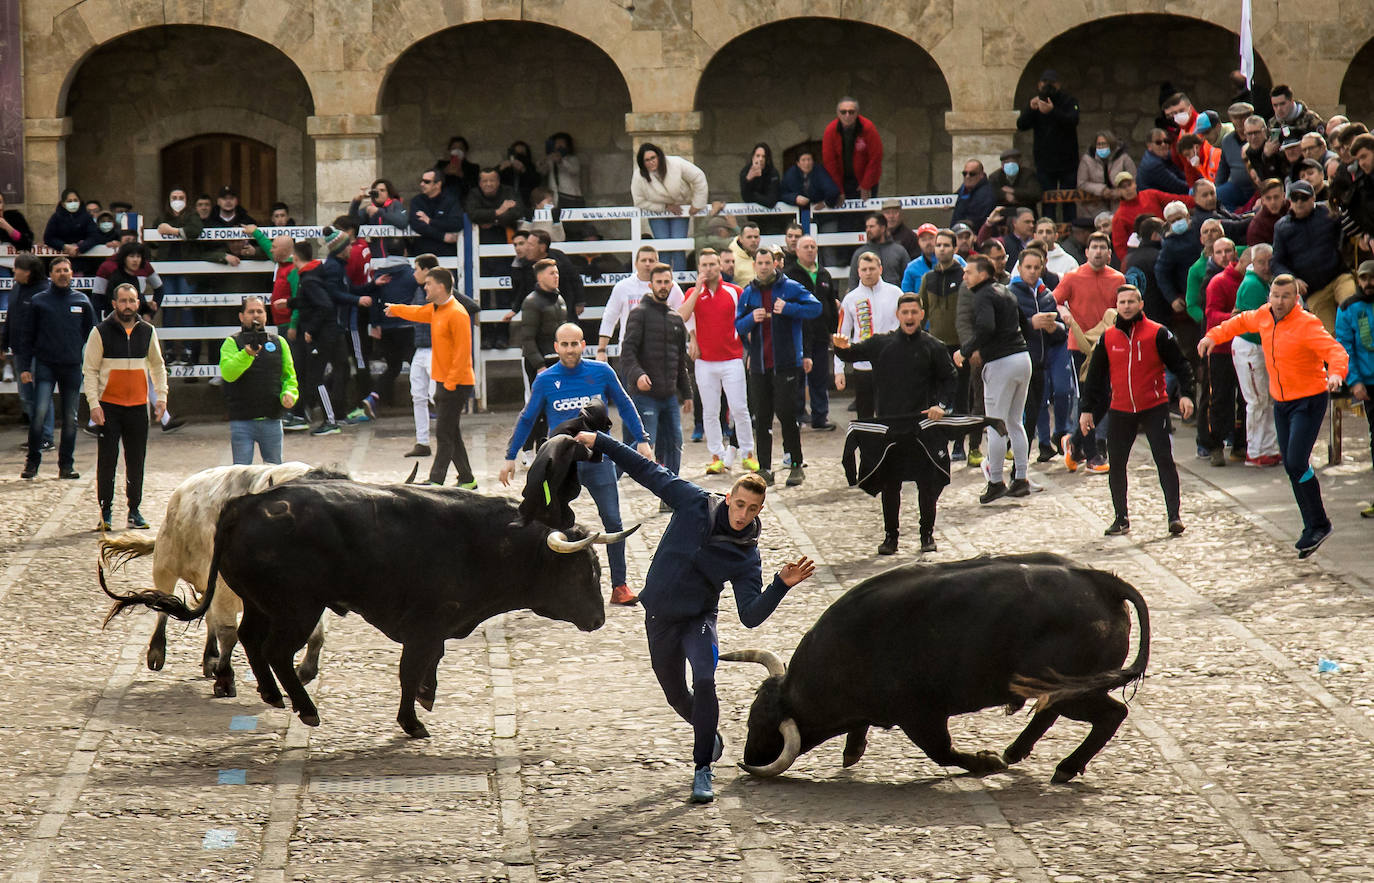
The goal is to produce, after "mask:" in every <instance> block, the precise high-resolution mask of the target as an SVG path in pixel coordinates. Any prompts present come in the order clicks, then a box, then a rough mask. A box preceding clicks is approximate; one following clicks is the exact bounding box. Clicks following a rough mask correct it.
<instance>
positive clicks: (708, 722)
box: [644, 613, 720, 769]
mask: <svg viewBox="0 0 1374 883" xmlns="http://www.w3.org/2000/svg"><path fill="white" fill-rule="evenodd" d="M644 632H645V635H646V636H647V637H648V639H649V662H650V664H651V665H652V666H653V668H654V676H655V677H657V678H658V684H659V686H660V687H662V688H663V696H664V698H666V699H667V700H668V704H669V705H670V706H671V707H672V709H673V711H676V712H677V713H678V716H679V717H681V718H682V719H683V720H685V721H687V723H689V724H691V725H692V729H693V730H694V731H695V733H696V735H695V738H694V739H693V743H692V761H693V763H695V764H696V766H697V768H698V769H700V768H701V767H704V766H710V764H711V755H712V754H714V753H715V745H716V725H717V724H718V723H719V721H720V702H719V701H718V700H717V699H716V661H717V659H718V658H719V650H718V647H717V641H716V616H715V614H714V613H704V614H702V615H701V616H696V617H693V618H691V619H676V620H664V619H660V618H659V617H656V616H651V615H646V616H645V617H644ZM688 665H690V666H691V667H692V686H691V688H690V689H688V687H687V681H686V678H685V675H686V670H685V667H686V666H688Z"/></svg>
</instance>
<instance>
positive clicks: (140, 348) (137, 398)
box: [82, 313, 167, 408]
mask: <svg viewBox="0 0 1374 883" xmlns="http://www.w3.org/2000/svg"><path fill="white" fill-rule="evenodd" d="M145 372H151V373H152V375H153V388H154V389H156V390H157V397H158V401H161V402H165V401H167V368H166V366H165V365H164V364H163V361H162V347H161V345H159V344H158V340H157V331H156V330H155V329H154V328H153V326H151V325H149V324H148V323H147V322H144V321H142V320H139V321H138V322H135V323H134V326H133V327H132V328H129V329H126V328H125V327H124V326H123V325H121V324H119V320H118V319H116V318H115V316H114V314H113V313H111V314H110V315H109V316H108V317H107V318H106V319H105V321H103V322H101V323H100V324H99V325H96V326H95V327H94V328H92V329H91V334H90V336H89V337H87V338H86V356H85V360H84V362H83V364H82V373H83V374H84V376H85V383H84V385H83V387H82V388H83V390H84V391H85V393H86V401H87V402H88V403H89V404H90V406H91V407H92V408H95V407H98V406H99V405H100V403H101V402H108V403H110V404H112V405H126V406H136V405H146V404H148V381H147V379H146V378H145Z"/></svg>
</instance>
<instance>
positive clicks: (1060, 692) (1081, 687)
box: [1010, 574, 1150, 713]
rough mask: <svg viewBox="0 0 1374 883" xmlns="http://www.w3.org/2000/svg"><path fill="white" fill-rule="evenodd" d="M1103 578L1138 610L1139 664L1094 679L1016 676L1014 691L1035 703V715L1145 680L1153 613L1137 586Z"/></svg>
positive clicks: (1118, 597) (1136, 658) (1105, 672)
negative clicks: (1087, 696)
mask: <svg viewBox="0 0 1374 883" xmlns="http://www.w3.org/2000/svg"><path fill="white" fill-rule="evenodd" d="M1102 578H1105V579H1106V580H1108V581H1110V588H1111V589H1112V590H1114V591H1115V593H1116V595H1117V600H1118V601H1126V602H1129V603H1130V605H1131V606H1132V607H1134V608H1135V613H1136V618H1137V619H1138V620H1139V622H1140V647H1139V649H1138V650H1137V651H1136V655H1135V660H1134V661H1133V662H1132V663H1131V664H1130V666H1129V667H1127V668H1118V669H1112V670H1108V671H1103V672H1098V673H1096V674H1090V675H1081V676H1068V675H1061V674H1059V673H1058V672H1056V671H1053V670H1051V671H1050V672H1049V673H1048V674H1047V675H1046V676H1045V677H1043V678H1030V677H1025V676H1024V675H1016V676H1015V677H1013V678H1012V681H1011V685H1010V686H1011V691H1012V693H1014V694H1016V695H1017V696H1020V697H1021V698H1022V699H1034V700H1035V706H1034V708H1033V709H1032V711H1033V712H1036V713H1038V712H1041V711H1045V710H1046V709H1048V708H1050V707H1051V706H1053V705H1056V704H1057V703H1060V702H1065V701H1067V700H1070V699H1076V698H1078V697H1080V696H1086V695H1088V694H1091V693H1103V692H1108V691H1111V690H1115V689H1117V688H1118V687H1125V686H1128V685H1130V684H1133V683H1135V682H1136V681H1139V680H1140V679H1141V678H1143V677H1144V676H1145V666H1146V665H1148V664H1149V661H1150V611H1149V609H1148V608H1147V607H1146V606H1145V599H1144V598H1142V597H1141V596H1140V593H1139V592H1137V591H1136V590H1135V587H1134V586H1132V585H1130V584H1129V583H1127V582H1125V581H1124V580H1121V579H1118V578H1117V577H1115V576H1112V575H1111V574H1101V575H1100V576H1099V580H1100V579H1102ZM1099 585H1101V583H1100V582H1099Z"/></svg>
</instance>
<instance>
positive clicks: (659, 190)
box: [630, 143, 707, 270]
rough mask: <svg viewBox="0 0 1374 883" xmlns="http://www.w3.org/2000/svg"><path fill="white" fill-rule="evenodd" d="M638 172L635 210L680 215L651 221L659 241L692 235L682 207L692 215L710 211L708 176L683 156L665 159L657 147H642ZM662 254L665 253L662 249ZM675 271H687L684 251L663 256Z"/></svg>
mask: <svg viewBox="0 0 1374 883" xmlns="http://www.w3.org/2000/svg"><path fill="white" fill-rule="evenodd" d="M635 166H636V167H637V168H636V169H635V171H634V172H633V173H632V174H631V175H630V198H631V199H632V200H633V201H634V205H635V208H637V209H640V210H641V211H646V212H658V213H666V214H671V215H678V216H679V217H673V218H650V219H649V229H650V230H652V231H653V234H654V238H655V239H683V238H686V237H687V236H688V234H689V232H690V217H683V216H682V206H683V205H684V204H686V205H688V206H690V210H689V212H688V215H692V214H696V213H697V212H699V211H702V210H704V209H705V208H706V204H707V199H706V196H707V188H706V173H705V172H703V171H702V170H701V169H699V168H697V167H696V166H694V165H692V164H691V163H690V162H688V161H687V160H685V159H683V158H682V157H680V156H665V155H664V153H663V151H662V150H660V149H659V148H658V146H657V145H654V144H648V143H645V144H642V145H640V147H639V152H638V153H636V154H635ZM659 252H660V254H663V250H662V249H659ZM663 257H664V259H665V260H667V261H668V263H670V264H672V267H673V269H674V270H685V269H687V259H686V255H685V254H684V253H683V252H680V251H674V252H669V253H667V254H664V255H663Z"/></svg>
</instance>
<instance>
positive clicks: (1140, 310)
mask: <svg viewBox="0 0 1374 883" xmlns="http://www.w3.org/2000/svg"><path fill="white" fill-rule="evenodd" d="M1144 309H1145V301H1144V299H1143V298H1142V297H1141V296H1140V290H1139V289H1137V288H1136V287H1135V286H1134V285H1123V286H1121V287H1120V288H1119V289H1117V292H1116V323H1115V324H1114V325H1112V327H1110V328H1108V329H1107V330H1106V332H1104V333H1103V335H1102V339H1101V340H1100V341H1098V343H1097V346H1096V347H1094V348H1093V354H1092V359H1091V361H1089V362H1088V376H1087V377H1086V378H1085V379H1084V381H1083V413H1082V414H1081V415H1080V416H1079V418H1078V422H1079V426H1080V428H1081V429H1082V431H1083V434H1084V435H1087V434H1089V433H1091V432H1092V431H1093V427H1094V426H1095V425H1096V422H1097V420H1098V419H1100V418H1101V415H1102V414H1103V413H1104V412H1106V411H1107V408H1108V403H1109V402H1110V407H1111V415H1112V419H1111V420H1109V421H1107V459H1108V462H1109V463H1110V464H1111V472H1110V474H1109V475H1108V476H1107V483H1108V484H1109V485H1111V490H1112V508H1113V509H1115V510H1116V518H1115V519H1114V520H1113V521H1112V524H1111V526H1110V527H1108V528H1107V536H1109V537H1115V536H1121V535H1122V534H1125V533H1129V532H1130V530H1131V522H1130V519H1129V518H1128V517H1127V510H1126V473H1127V469H1126V463H1127V461H1128V460H1129V459H1130V456H1131V447H1132V446H1133V445H1134V444H1135V437H1136V435H1137V434H1138V433H1139V432H1140V431H1141V430H1144V432H1145V438H1146V440H1147V441H1149V443H1150V453H1151V454H1152V455H1153V456H1154V460H1155V471H1157V472H1158V473H1159V486H1160V488H1161V489H1163V491H1164V506H1165V508H1166V509H1167V510H1168V512H1167V514H1168V518H1169V533H1170V534H1172V535H1174V536H1178V535H1179V534H1181V533H1183V521H1182V519H1181V518H1180V517H1179V502H1180V501H1179V486H1178V467H1177V466H1175V465H1174V455H1173V446H1172V444H1171V443H1170V439H1169V393H1168V391H1167V389H1166V388H1165V382H1164V371H1165V369H1166V368H1167V369H1168V370H1170V371H1172V372H1174V374H1176V375H1177V376H1178V381H1179V388H1180V389H1192V386H1193V369H1192V367H1190V366H1189V364H1188V360H1187V359H1186V358H1184V356H1183V350H1181V349H1179V347H1178V341H1177V340H1176V339H1175V338H1174V336H1173V334H1171V333H1170V332H1169V329H1168V328H1165V327H1164V326H1163V325H1160V324H1159V323H1158V322H1153V321H1151V320H1149V319H1147V318H1145V314H1144ZM1178 410H1179V413H1180V414H1182V415H1183V417H1184V418H1185V419H1186V418H1187V417H1188V415H1189V414H1191V413H1193V402H1192V399H1190V398H1188V397H1187V396H1184V397H1182V398H1180V399H1179V400H1178Z"/></svg>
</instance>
